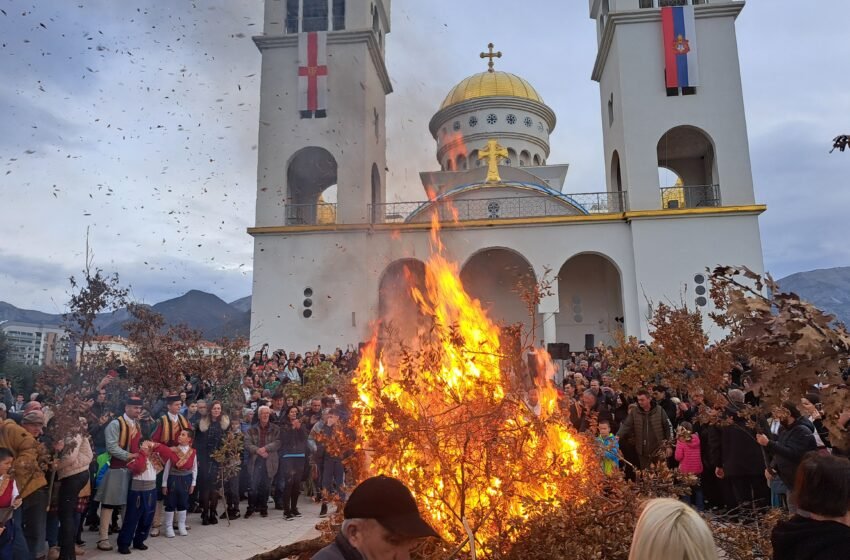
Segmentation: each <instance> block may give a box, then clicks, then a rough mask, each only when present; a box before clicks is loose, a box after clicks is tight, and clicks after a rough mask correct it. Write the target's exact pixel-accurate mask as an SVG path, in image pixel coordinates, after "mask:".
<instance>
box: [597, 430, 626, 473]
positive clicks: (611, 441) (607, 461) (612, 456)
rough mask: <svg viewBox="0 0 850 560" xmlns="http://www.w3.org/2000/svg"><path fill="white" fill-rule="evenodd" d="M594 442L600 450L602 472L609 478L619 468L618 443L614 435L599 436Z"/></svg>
mask: <svg viewBox="0 0 850 560" xmlns="http://www.w3.org/2000/svg"><path fill="white" fill-rule="evenodd" d="M596 441H597V442H599V447H601V449H602V472H603V473H605V474H606V475H608V476H610V475H612V474H614V471H616V470H617V469H618V468H620V442H618V441H617V436H615V435H614V434H608V436H607V437H602V436H599V437H597V438H596Z"/></svg>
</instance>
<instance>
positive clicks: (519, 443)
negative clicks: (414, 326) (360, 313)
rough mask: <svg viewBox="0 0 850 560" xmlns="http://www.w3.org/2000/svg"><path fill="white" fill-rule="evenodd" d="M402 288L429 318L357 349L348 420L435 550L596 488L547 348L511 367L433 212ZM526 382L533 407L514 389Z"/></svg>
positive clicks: (498, 538) (596, 474) (504, 539)
mask: <svg viewBox="0 0 850 560" xmlns="http://www.w3.org/2000/svg"><path fill="white" fill-rule="evenodd" d="M409 289H410V295H411V296H412V298H413V299H414V301H415V302H416V303H417V304H418V307H419V309H420V311H421V313H422V314H423V315H424V316H425V317H427V318H428V319H429V321H428V322H429V323H430V328H428V329H426V332H424V333H421V334H420V335H419V339H418V340H415V341H388V342H384V343H382V344H379V343H378V337H377V335H376V336H375V337H374V338H373V340H372V342H371V343H370V344H369V345H368V346H367V348H366V349H365V350H364V352H363V355H362V358H361V363H360V367H359V369H358V371H357V373H356V376H355V378H354V386H355V390H356V393H357V394H356V402H355V403H354V404H353V419H352V420H353V426H354V427H355V429H356V430H357V431H358V432H359V433H358V436H359V437H358V441H359V443H358V449H357V450H358V456H359V457H360V459H361V461H360V466H361V468H362V469H363V472H361V473H359V474H361V475H363V476H360V477H358V478H363V477H365V476H369V475H376V474H387V475H390V476H394V477H397V478H399V479H401V480H403V481H404V482H405V483H406V484H407V485H408V487H409V488H410V489H411V490H412V491H413V494H414V496H415V497H416V500H417V502H418V503H419V506H420V509H421V510H422V512H423V514H424V515H425V516H426V517H427V518H428V519H429V521H430V522H431V523H432V525H433V526H434V528H435V529H437V530H438V532H439V533H440V534H441V535H442V536H443V538H444V539H445V543H444V544H443V545H442V546H443V547H444V548H442V554H438V555H442V556H444V555H446V554H447V553H448V554H453V553H455V552H462V554H463V555H464V556H470V557H476V556H477V557H492V556H499V555H502V554H504V553H505V552H506V551H507V550H508V549H509V548H510V546H511V544H512V543H513V542H515V541H516V540H517V538H519V536H520V533H521V530H522V528H523V526H524V525H525V524H526V522H527V521H528V518H529V515H530V511H531V509H532V506H534V508H535V509H536V510H539V504H540V503H541V502H543V503H548V504H551V505H552V507H554V508H557V507H559V505H562V504H565V503H567V502H573V503H575V502H580V501H582V500H583V499H585V497H586V496H587V495H588V492H591V491H594V490H591V489H595V488H598V487H599V486H598V482H599V480H600V477H601V469H600V465H599V461H598V459H597V458H596V453H595V452H594V451H592V450H591V449H590V440H583V439H581V436H579V435H578V434H576V433H575V432H574V431H573V430H572V428H571V427H570V426H569V421H568V418H566V417H565V416H562V414H561V411H560V409H559V406H558V399H557V397H558V395H557V392H556V391H555V389H554V388H553V387H552V384H551V382H550V381H549V379H550V378H551V374H552V372H553V368H552V365H551V362H550V361H549V359H548V355H546V354H545V352H543V351H542V349H538V350H537V356H538V357H539V367H538V368H537V369H538V371H542V372H544V373H543V375H540V376H539V377H538V378H536V379H533V380H532V379H530V378H529V377H528V375H527V374H526V373H521V372H515V371H512V369H511V367H510V365H509V364H511V363H515V360H513V359H512V358H513V357H512V356H507V355H505V354H506V352H504V351H503V350H502V348H503V344H502V342H501V341H500V328H499V327H498V326H497V325H496V324H494V322H493V321H492V320H490V319H489V318H488V316H487V313H486V312H485V310H484V309H483V307H482V305H481V303H480V302H479V301H478V300H476V299H474V298H472V297H471V296H470V295H469V294H468V293H467V292H466V291H465V290H464V287H463V285H462V283H461V281H460V276H459V270H458V266H457V264H456V263H454V262H452V261H451V260H449V259H448V258H447V257H446V255H445V250H444V247H443V245H442V243H441V241H440V238H439V223H438V222H437V221H436V220H434V222H433V226H432V255H431V257H430V259H429V260H428V261H427V263H426V265H425V283H424V290H422V289H420V288H419V287H417V286H416V284H415V283H414V282H412V281H411V282H410V288H409ZM532 387H536V389H537V390H538V391H539V394H540V403H539V409H537V407H531V406H529V405H528V404H527V402H526V400H525V399H524V398H523V397H524V395H525V391H526V390H527V389H529V388H532ZM535 504H536V505H535Z"/></svg>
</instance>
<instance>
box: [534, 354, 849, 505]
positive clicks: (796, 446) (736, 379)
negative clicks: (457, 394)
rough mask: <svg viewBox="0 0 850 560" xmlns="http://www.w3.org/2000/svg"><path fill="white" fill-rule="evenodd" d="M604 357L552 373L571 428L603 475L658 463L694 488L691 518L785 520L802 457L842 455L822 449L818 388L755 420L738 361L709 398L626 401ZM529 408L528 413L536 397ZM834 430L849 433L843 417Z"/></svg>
mask: <svg viewBox="0 0 850 560" xmlns="http://www.w3.org/2000/svg"><path fill="white" fill-rule="evenodd" d="M605 356H606V349H604V348H597V349H595V350H591V351H588V352H584V353H579V354H574V355H572V356H571V359H569V360H565V361H563V362H561V363H559V364H558V366H559V371H558V373H557V375H556V378H557V381H558V382H560V388H561V389H562V396H563V398H562V401H561V406H562V408H564V409H565V413H566V414H568V415H569V418H570V422H571V423H572V425H573V427H574V428H575V429H576V430H577V431H579V432H582V433H586V432H590V433H592V435H594V436H596V437H597V440H598V443H599V447H600V452H601V453H602V468H603V469H604V470H605V471H606V473H611V472H612V471H613V470H614V469H616V468H620V469H623V470H624V471H625V474H626V476H627V477H628V478H633V477H634V474H635V470H636V469H645V468H647V467H649V466H650V465H652V464H654V463H659V462H667V464H668V466H670V467H671V468H675V469H677V470H678V471H679V472H681V473H685V474H689V475H693V476H694V477H696V478H697V480H698V481H699V482H698V484H697V485H696V486H695V487H693V489H692V494H691V499H692V500H693V505H694V506H695V507H696V508H697V509H698V510H700V511H701V510H703V509H705V508H706V507H708V508H712V509H715V510H726V511H733V512H734V511H735V510H736V509H738V508H740V507H741V506H743V505H751V504H755V505H756V506H761V505H771V506H775V507H783V508H786V509H787V510H789V511H791V512H792V513H793V512H794V511H795V507H796V506H795V505H794V504H795V502H794V500H793V499H791V498H792V495H793V488H794V474H795V472H796V470H797V467H798V465H799V464H800V462H801V461H802V460H803V458H804V456H805V455H806V454H807V453H809V452H816V453H822V454H837V455H844V456H847V455H848V450H847V449H843V448H842V446H841V445H835V446H833V444H832V443H831V441H830V437H829V430H828V429H827V427H826V426H825V424H824V419H823V416H822V413H823V408H822V406H821V398H820V397H821V396H820V389H819V388H818V387H814V386H813V387H810V388H809V390H808V391H806V392H805V393H801V394H799V395H797V396H796V397H793V396H791V395H790V394H789V395H788V399H787V400H786V401H784V402H783V403H782V404H781V405H780V406H776V407H774V408H773V409H772V410H771V412H770V413H769V414H768V415H766V416H763V415H760V414H755V411H756V409H755V408H752V407H757V406H758V405H759V402H760V395H759V388H758V386H757V385H756V384H754V383H753V381H752V378H751V377H750V375H749V370H748V366H747V364H746V362H745V361H744V360H741V361H740V362H739V363H737V364H736V367H735V368H733V370H732V371H731V372H729V373H728V374H725V375H724V377H723V382H722V386H720V387H718V388H716V390H714V391H711V392H710V393H709V394H707V393H706V392H705V391H703V390H700V389H692V390H691V391H690V392H689V393H687V392H675V391H671V390H669V389H668V388H666V387H664V386H660V385H657V386H654V387H649V388H646V389H640V390H638V391H636V393H635V395H634V398H629V397H627V396H626V395H625V394H624V393H622V392H619V391H617V390H616V389H614V381H615V377H614V373H613V372H612V371H611V370H610V368H609V366H608V364H607V360H606V358H605ZM528 400H529V401H530V405H531V404H535V403H536V401H537V400H538V396H537V394H536V392H535V391H531V392H530V394H529V397H528ZM839 422H840V423H841V424H842V425H843V426H850V411H845V413H843V414H842V415H841V417H840V418H839ZM842 443H843V442H842Z"/></svg>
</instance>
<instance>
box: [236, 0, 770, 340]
mask: <svg viewBox="0 0 850 560" xmlns="http://www.w3.org/2000/svg"><path fill="white" fill-rule="evenodd" d="M691 4H695V5H691ZM682 5H684V7H680V6H682ZM671 6H674V7H672V8H671ZM589 7H590V16H591V18H592V19H593V20H595V22H596V24H597V29H598V45H597V47H598V49H597V56H596V63H595V66H594V70H593V76H592V78H593V79H594V80H595V81H597V82H598V83H599V90H600V116H601V124H602V128H603V142H604V154H605V162H604V165H605V169H606V184H605V185H604V186H603V185H600V187H599V188H597V189H596V190H597V191H598V192H586V189H582V188H575V187H573V186H572V185H571V184H570V182H569V180H568V170H569V166H568V164H566V163H558V162H552V161H550V160H549V146H550V144H549V138H550V135H551V134H552V133H553V132H554V131H555V128H556V124H557V119H556V115H555V114H554V112H553V111H552V109H551V108H549V107H548V106H547V105H546V103H545V101H544V94H545V92H538V91H537V90H536V89H535V88H534V87H533V86H532V85H531V83H530V82H529V81H527V80H526V79H524V78H521V77H519V76H516V75H514V74H511V73H508V72H505V71H502V70H501V64H500V62H501V61H499V60H498V58H497V57H498V55H499V53H496V52H493V48H492V45H490V48H489V49H488V51H487V52H485V53H482V58H487V59H489V64H488V68H487V69H486V70H485V71H483V72H480V73H477V74H474V75H472V76H470V77H469V78H466V79H464V80H463V81H461V82H460V83H459V84H457V85H456V86H455V87H453V88H451V89H449V91H448V94H447V95H446V97H445V100H444V101H443V103H442V105H441V106H440V107H439V108H435V109H437V111H436V113H435V114H434V116H433V118H432V119H431V122H430V132H431V134H432V136H433V137H434V140H435V141H436V159H437V162H438V166H439V168H438V169H436V170H434V171H427V172H423V173H421V179H422V183H423V194H422V197H421V199H420V200H419V201H412V202H387V200H389V199H391V198H392V197H391V196H388V193H389V194H391V193H392V185H387V184H386V174H385V169H386V168H387V162H386V136H385V116H386V105H385V98H386V96H387V95H388V94H390V93H391V91H392V87H391V85H390V80H389V77H388V73H387V69H386V66H385V48H386V45H385V37H386V35H387V34H388V33H389V32H390V1H389V0H266V8H265V9H266V13H265V27H264V34H263V35H261V36H258V37H255V42H256V44H257V46H258V47H259V49H260V52H261V53H262V57H263V61H262V85H261V102H260V123H261V124H260V133H259V144H258V179H257V207H256V223H255V226H254V227H252V228H250V229H249V233H250V234H251V235H252V236H253V238H254V280H253V282H254V287H253V305H252V317H251V344H252V346H260V345H261V344H263V343H265V342H268V343H269V344H270V345H271V346H272V347H274V348H285V349H287V350H289V349H294V350H302V349H305V348H314V347H315V346H316V345H321V346H322V348H326V349H329V350H332V349H333V348H334V347H336V346H340V347H343V348H344V347H345V346H346V345H347V344H356V343H357V342H360V341H364V340H367V339H368V338H369V337H370V336H371V334H372V332H373V328H374V327H373V322H374V321H375V320H376V319H378V318H381V317H384V318H390V319H392V320H393V321H394V322H395V323H396V324H397V327H398V328H400V329H402V330H404V329H408V328H410V327H415V307H413V304H412V302H410V301H407V300H405V298H404V297H403V296H404V294H405V293H406V291H407V287H406V286H407V284H408V281H409V280H408V279H409V278H414V280H415V279H416V278H418V277H420V276H421V274H422V270H423V269H424V265H423V262H424V261H425V260H427V258H428V255H429V252H430V242H429V239H430V228H431V225H430V219H431V216H432V215H433V214H434V212H436V213H437V215H438V216H439V217H440V220H441V222H442V224H441V225H442V232H441V237H442V241H443V243H444V245H445V247H446V250H447V253H448V255H449V256H450V257H451V258H452V259H453V260H455V261H457V262H458V263H459V265H460V274H461V279H462V280H463V281H464V285H465V287H466V288H467V290H468V291H469V292H470V293H471V294H472V295H473V296H475V297H477V298H478V299H480V300H481V301H482V302H483V304H484V306H485V308H487V309H489V310H490V314H491V316H492V318H494V319H495V320H497V321H501V322H503V323H505V324H510V323H516V322H523V323H524V324H526V325H527V326H529V325H530V324H531V322H530V319H529V314H528V310H527V308H526V305H525V303H524V302H523V301H522V299H521V298H520V297H519V294H518V293H517V292H518V286H522V285H529V284H530V283H535V282H540V281H541V280H543V279H548V280H550V281H551V289H550V290H549V293H548V295H547V296H546V297H544V298H543V299H542V300H541V301H540V303H539V305H538V306H537V309H536V317H535V321H534V323H535V327H536V329H537V330H536V332H535V333H534V339H535V342H540V341H543V342H545V343H557V342H560V343H568V344H570V346H571V348H572V349H577V348H584V347H585V344H586V343H589V342H591V341H593V342H604V343H607V342H610V341H611V340H612V339H613V336H614V333H615V332H616V331H617V330H618V329H623V330H624V331H625V333H626V334H627V335H633V336H636V337H638V338H641V339H647V338H648V331H649V329H648V318H649V315H650V307H651V305H652V304H653V303H657V302H672V303H674V304H681V303H685V304H687V305H688V306H689V307H691V308H696V309H700V310H701V311H702V312H703V313H706V314H707V313H709V312H710V311H711V301H710V298H709V297H708V293H707V291H708V289H709V286H708V279H707V277H706V274H705V271H706V269H707V268H712V267H714V266H717V265H721V264H722V265H746V266H748V267H750V268H751V269H752V270H754V271H756V272H762V271H763V260H762V249H761V240H760V233H759V225H758V216H759V215H760V214H761V213H762V212H763V211H764V210H765V207H764V206H762V205H759V204H756V200H755V196H754V191H753V179H752V172H751V166H750V158H749V145H748V139H747V129H746V119H745V114H744V104H743V93H742V87H741V76H740V70H739V64H738V50H737V42H736V36H735V20H736V18H737V16H738V15H739V14H740V12H741V10H742V9H743V8H744V2H742V1H739V0H710V1H709V0H589ZM671 38H672V39H671ZM668 49H669V50H668ZM494 58H495V59H496V60H495V64H496V66H498V68H495V67H494ZM423 132H424V131H423ZM659 168H664V169H668V170H670V171H671V172H672V175H673V176H675V177H677V178H678V182H676V183H675V184H660V180H659ZM332 186H336V193H337V194H336V201H335V202H333V203H329V202H325V199H324V198H323V193H326V192H327V189H328V188H329V187H332ZM520 289H521V288H520ZM407 319H409V323H410V324H405V323H406V322H408V321H406V320H407ZM716 334H718V335H719V334H720V333H716Z"/></svg>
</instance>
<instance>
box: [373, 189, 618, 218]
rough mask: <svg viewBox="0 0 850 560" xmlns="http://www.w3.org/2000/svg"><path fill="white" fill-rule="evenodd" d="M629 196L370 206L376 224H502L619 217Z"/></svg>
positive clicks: (581, 195)
mask: <svg viewBox="0 0 850 560" xmlns="http://www.w3.org/2000/svg"><path fill="white" fill-rule="evenodd" d="M625 195H626V193H625V192H623V191H618V192H600V193H577V194H564V195H561V196H560V197H553V196H519V197H493V198H474V199H462V200H456V199H455V200H445V201H442V200H438V201H416V202H388V203H384V204H370V205H369V216H371V219H372V223H389V224H392V223H402V222H427V221H429V220H430V219H431V217H432V216H433V215H434V212H437V216H438V217H439V219H440V221H447V222H448V221H469V220H500V219H509V218H537V217H545V216H569V215H578V216H580V215H588V214H616V213H620V212H624V211H625V209H626V204H625V201H626V197H625Z"/></svg>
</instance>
